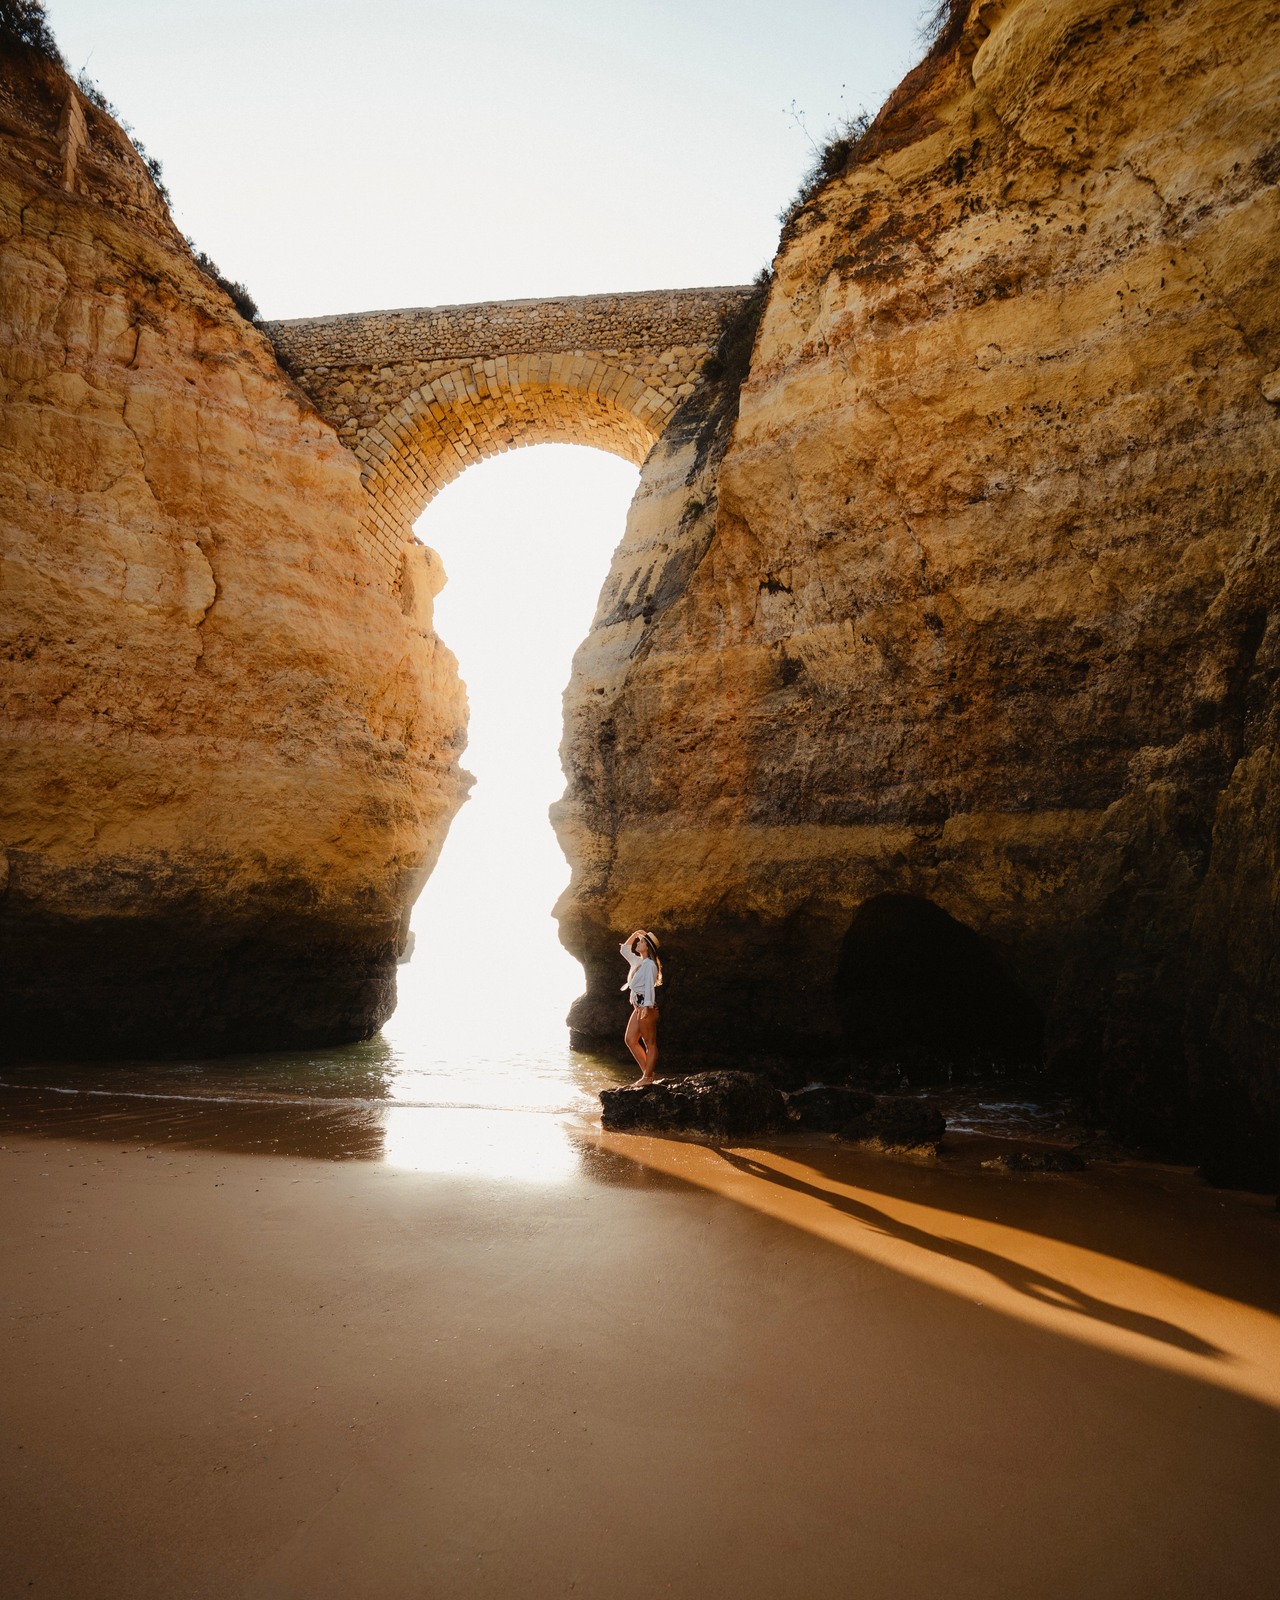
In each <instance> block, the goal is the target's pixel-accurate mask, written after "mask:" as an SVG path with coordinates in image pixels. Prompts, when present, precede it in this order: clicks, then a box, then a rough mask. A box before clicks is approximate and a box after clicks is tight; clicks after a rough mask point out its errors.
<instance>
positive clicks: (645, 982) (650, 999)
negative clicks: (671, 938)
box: [618, 944, 658, 1006]
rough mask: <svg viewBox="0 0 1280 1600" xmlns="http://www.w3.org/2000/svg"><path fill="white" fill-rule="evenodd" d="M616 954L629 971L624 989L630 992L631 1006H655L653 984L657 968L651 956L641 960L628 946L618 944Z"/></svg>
mask: <svg viewBox="0 0 1280 1600" xmlns="http://www.w3.org/2000/svg"><path fill="white" fill-rule="evenodd" d="M618 954H619V955H620V956H622V957H623V959H624V960H625V961H626V963H627V966H628V968H629V969H630V972H629V975H628V978H627V983H626V987H627V988H628V989H629V990H630V991H631V1004H632V1005H633V1006H656V1005H657V1004H658V1002H657V1000H656V999H655V998H654V992H653V991H654V983H655V981H656V980H657V976H658V968H657V964H656V963H655V962H654V960H653V958H652V957H651V956H645V957H644V958H643V960H642V959H641V958H640V957H639V956H638V955H637V954H636V953H635V951H634V950H633V949H632V948H631V946H630V945H629V944H620V945H619V946H618Z"/></svg>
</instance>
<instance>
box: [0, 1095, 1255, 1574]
mask: <svg viewBox="0 0 1280 1600" xmlns="http://www.w3.org/2000/svg"><path fill="white" fill-rule="evenodd" d="M417 1115H419V1116H421V1117H424V1118H430V1117H431V1116H432V1115H433V1113H432V1112H430V1111H421V1112H418V1113H417ZM489 1115H492V1114H489ZM549 1120H556V1119H549ZM570 1132H571V1134H572V1138H573V1140H574V1148H575V1149H576V1151H577V1157H578V1159H577V1165H576V1168H575V1169H574V1170H573V1171H566V1172H564V1173H561V1174H560V1175H559V1176H557V1177H556V1178H555V1179H554V1181H518V1180H511V1179H503V1178H500V1177H496V1176H492V1175H490V1176H484V1175H480V1176H474V1175H473V1176H470V1177H468V1176H459V1175H453V1176H447V1175H441V1174H439V1173H435V1174H433V1173H430V1172H425V1171H414V1170H411V1169H409V1168H406V1167H396V1166H394V1165H391V1164H390V1163H388V1162H385V1161H383V1162H378V1161H372V1160H352V1161H346V1162H342V1161H333V1160H324V1159H306V1158H298V1157H282V1156H275V1155H252V1154H243V1153H220V1152H218V1151H210V1150H202V1149H194V1148H173V1147H166V1146H164V1145H163V1144H151V1145H149V1146H148V1145H143V1144H140V1143H137V1142H134V1143H130V1142H127V1141H126V1142H122V1143H114V1142H113V1143H108V1142H106V1141H105V1140H98V1141H92V1140H87V1139H67V1138H59V1139H34V1138H27V1137H15V1136H12V1135H5V1138H4V1148H3V1149H0V1184H2V1186H3V1189H4V1193H5V1198H6V1204H5V1206H4V1213H3V1217H4V1220H3V1223H0V1259H2V1260H3V1266H4V1271H3V1282H4V1283H5V1285H6V1293H5V1299H6V1302H7V1304H6V1312H7V1324H8V1359H7V1361H6V1371H7V1373H8V1376H9V1382H8V1383H7V1384H6V1385H5V1400H4V1435H5V1438H6V1440H7V1441H8V1443H7V1445H6V1448H5V1451H4V1460H5V1468H4V1473H5V1480H6V1481H5V1499H6V1504H7V1505H8V1506H9V1507H10V1519H9V1521H10V1535H9V1537H8V1538H7V1539H6V1541H5V1545H4V1548H3V1551H2V1552H0V1587H2V1588H3V1590H4V1592H6V1593H13V1594H17V1593H30V1594H47V1595H56V1596H65V1595H69V1594H74V1595H76V1596H77V1597H83V1600H95V1597H97V1596H104V1597H105V1596H114V1595H123V1594H126V1593H127V1594H129V1595H130V1596H133V1597H147V1596H152V1595H155V1596H160V1595H165V1596H173V1595H182V1596H203V1595H210V1596H212V1595H215V1594H216V1595H219V1596H222V1597H226V1596H233V1595H234V1596H246V1597H248V1596H254V1597H258V1596H261V1597H267V1596H270V1597H284V1596H299V1597H301V1596H329V1595H333V1596H339V1595H341V1596H344V1597H359V1596H364V1595H369V1596H373V1595H375V1594H376V1595H379V1596H382V1597H398V1596H401V1595H404V1596H409V1595H422V1594H430V1595H432V1596H433V1597H434V1596H455V1595H456V1596H473V1595H475V1596H480V1595H512V1596H514V1595H521V1596H530V1597H539V1600H540V1597H542V1596H551V1595H561V1594H569V1593H572V1594H577V1595H598V1596H601V1597H602V1600H603V1597H606V1596H607V1597H609V1600H625V1597H630V1596H632V1595H635V1596H640V1595H651V1594H654V1593H659V1594H673V1595H678V1596H681V1595H682V1596H689V1597H690V1600H692V1597H693V1596H699V1597H707V1596H716V1595H720V1594H724V1595H730V1594H732V1595H734V1596H755V1595H766V1594H768V1595H770V1596H773V1597H777V1596H791V1595H795V1596H800V1595H802V1594H803V1595H810V1594H813V1593H815V1592H822V1591H824V1590H827V1591H830V1592H838V1593H849V1592H857V1593H858V1594H859V1595H865V1596H875V1597H879V1596H884V1597H886V1600H887V1597H888V1596H890V1595H893V1596H896V1597H904V1596H905V1597H914V1596H917V1595H919V1596H921V1597H923V1596H924V1595H926V1594H930V1595H936V1594H946V1595H948V1596H949V1597H964V1596H969V1595H973V1596H975V1597H976V1596H978V1595H982V1596H984V1597H987V1600H989V1597H990V1596H992V1595H1010V1596H1013V1595H1021V1594H1030V1593H1035V1594H1036V1595H1037V1596H1056V1595H1059V1594H1060V1595H1063V1596H1066V1595H1068V1594H1075V1595H1078V1594H1080V1593H1085V1592H1087V1593H1089V1594H1091V1595H1095V1596H1097V1595H1115V1596H1116V1597H1117V1600H1119V1597H1120V1596H1124V1597H1125V1600H1132V1597H1134V1596H1137V1595H1145V1594H1150V1595H1152V1596H1155V1595H1159V1596H1161V1597H1162V1600H1169V1597H1175V1596H1184V1595H1185V1596H1187V1597H1192V1596H1195V1597H1200V1596H1203V1595H1204V1594H1205V1593H1209V1592H1212V1593H1214V1594H1215V1595H1236V1596H1240V1597H1242V1600H1243V1597H1253V1596H1258V1597H1261V1596H1263V1595H1264V1594H1268V1593H1270V1592H1271V1591H1270V1585H1271V1583H1272V1582H1273V1579H1274V1571H1275V1565H1276V1561H1277V1557H1278V1556H1280V1530H1277V1529H1276V1527H1275V1519H1274V1517H1273V1516H1271V1515H1270V1510H1269V1508H1271V1507H1272V1504H1273V1487H1274V1482H1275V1479H1276V1469H1277V1466H1280V1379H1276V1377H1275V1374H1276V1373H1277V1372H1280V1281H1278V1280H1280V1275H1277V1274H1276V1273H1275V1271H1274V1267H1275V1261H1276V1256H1277V1253H1278V1252H1280V1228H1278V1227H1277V1225H1276V1218H1275V1215H1274V1212H1272V1211H1271V1210H1270V1209H1269V1206H1270V1203H1269V1202H1268V1201H1266V1200H1264V1199H1262V1198H1261V1197H1252V1196H1241V1195H1218V1194H1215V1193H1214V1192H1213V1191H1210V1190H1207V1189H1204V1188H1203V1187H1202V1186H1199V1185H1196V1184H1194V1183H1193V1182H1192V1181H1191V1180H1189V1179H1188V1177H1187V1175H1186V1174H1183V1173H1179V1172H1175V1171H1171V1170H1169V1169H1149V1170H1145V1171H1142V1172H1137V1173H1134V1172H1132V1171H1128V1170H1122V1169H1105V1170H1101V1169H1100V1170H1097V1171H1091V1172H1090V1173H1088V1174H1084V1175H1080V1176H1073V1177H1070V1178H1066V1179H1059V1178H1050V1179H1014V1178H1000V1177H997V1176H995V1175H992V1174H984V1175H983V1176H982V1177H981V1178H978V1177H976V1176H975V1175H974V1174H973V1173H972V1172H968V1171H962V1170H957V1169H956V1167H955V1164H954V1163H952V1164H950V1165H949V1164H948V1163H946V1162H943V1163H940V1164H939V1165H938V1166H936V1167H932V1168H931V1167H928V1166H913V1165H911V1164H909V1163H902V1162H893V1161H891V1160H887V1159H885V1158H882V1157H874V1156H870V1155H866V1154H864V1153H858V1152H849V1151H840V1150H837V1149H835V1148H834V1147H829V1146H828V1147H827V1153H825V1154H824V1152H823V1149H822V1148H821V1147H819V1146H818V1145H816V1144H815V1145H812V1146H808V1147H801V1146H797V1145H795V1144H794V1143H792V1144H790V1145H785V1144H782V1145H777V1146H774V1147H768V1146H764V1145H760V1144H757V1143H753V1142H744V1143H741V1144H738V1145H734V1146H722V1147H711V1146H707V1145H699V1144H692V1143H689V1144H686V1143H681V1142H678V1141H670V1140H656V1139H628V1138H627V1137H626V1136H621V1135H613V1136H610V1135H603V1134H600V1133H598V1132H597V1131H593V1130H591V1129H590V1128H588V1127H579V1128H577V1129H576V1130H573V1129H570ZM1107 1241H1109V1243H1108V1242H1107Z"/></svg>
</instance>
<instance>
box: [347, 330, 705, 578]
mask: <svg viewBox="0 0 1280 1600" xmlns="http://www.w3.org/2000/svg"><path fill="white" fill-rule="evenodd" d="M674 410H675V401H674V400H673V399H669V398H667V397H665V396H663V395H661V394H659V393H658V392H657V391H655V390H654V389H652V388H650V387H649V386H648V385H647V384H645V383H643V382H642V381H641V380H640V379H639V378H637V377H635V376H634V375H633V374H631V373H629V372H626V371H624V370H623V369H621V368H620V367H614V366H611V365H610V364H609V363H608V362H605V361H601V360H597V359H594V358H592V357H590V356H585V355H581V354H574V353H572V352H566V353H564V354H559V355H554V356H546V355H536V354H530V355H519V356H512V357H505V356H500V357H497V358H496V359H494V360H489V361H484V362H475V363H470V362H469V363H465V364H463V365H460V366H458V367H455V368H454V369H453V370H452V371H450V372H447V373H444V374H443V375H442V376H440V377H438V378H435V379H433V380H432V381H431V382H430V383H428V384H424V385H423V386H422V387H421V388H419V389H415V390H414V391H413V392H412V393H411V394H409V395H407V396H406V397H405V399H404V400H403V401H402V402H401V403H400V404H399V405H397V406H396V407H395V409H394V410H393V411H391V412H390V413H388V415H387V416H386V417H385V418H384V419H383V420H382V422H381V423H380V424H379V425H378V427H377V428H376V429H374V430H373V431H372V433H371V434H370V435H369V436H367V439H366V444H365V449H366V451H367V463H366V466H365V472H364V485H365V491H366V493H367V494H368V496H369V517H368V528H367V530H366V535H367V537H368V539H369V542H370V544H371V546H372V547H374V548H376V549H377V550H379V551H383V552H387V553H390V551H392V550H399V549H400V548H401V547H402V546H403V544H404V543H405V541H406V540H407V539H408V538H410V537H411V533H412V528H413V524H414V522H415V521H416V520H417V519H418V517H419V516H421V514H422V512H423V510H424V509H425V508H426V506H427V505H428V504H429V503H430V501H431V500H432V499H433V497H434V496H435V495H436V494H438V493H439V491H440V490H441V489H442V488H444V486H445V484H447V483H449V482H450V481H451V480H452V479H454V478H456V477H457V476H458V475H459V474H460V473H461V472H463V471H464V470H465V469H466V468H467V467H469V466H471V465H473V464H474V463H475V462H477V461H482V460H484V459H485V457H487V456H492V455H497V454H499V453H500V452H501V451H503V450H514V449H516V448H518V447H519V446H521V445H533V444H582V445H594V446H595V447H596V448H598V449H600V450H607V451H609V452H610V453H611V454H613V455H618V456H622V457H623V458H624V459H625V460H627V461H632V462H634V463H636V465H637V466H638V465H639V464H640V463H641V462H642V461H643V460H644V458H645V457H646V456H647V455H648V454H649V451H650V450H651V449H652V448H653V446H654V444H655V443H656V442H657V440H658V437H659V435H660V434H661V433H662V430H663V428H664V427H665V426H666V424H667V422H668V420H669V419H670V417H671V415H672V413H673V412H674Z"/></svg>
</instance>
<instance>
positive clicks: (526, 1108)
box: [0, 1081, 576, 1116]
mask: <svg viewBox="0 0 1280 1600" xmlns="http://www.w3.org/2000/svg"><path fill="white" fill-rule="evenodd" d="M0 1089H15V1090H19V1091H21V1092H22V1093H24V1094H64V1095H91V1096H94V1097H95V1098H98V1099H103V1100H161V1101H166V1102H168V1101H180V1102H184V1103H191V1104H195V1105H215V1106H245V1105H249V1106H290V1107H293V1108H295V1109H296V1108H297V1107H300V1106H320V1107H324V1108H326V1109H333V1110H337V1111H342V1110H346V1111H388V1110H395V1111H401V1110H406V1111H492V1112H501V1111H518V1112H523V1113H526V1114H527V1113H530V1112H544V1113H545V1114H546V1115H547V1116H563V1115H565V1114H566V1113H568V1112H571V1111H573V1110H575V1109H576V1108H575V1107H574V1106H572V1105H558V1106H547V1105H540V1106H533V1105H501V1106H495V1105H489V1104H485V1103H483V1102H475V1101H470V1100H387V1099H380V1100H368V1099H356V1098H349V1097H348V1098H340V1097H338V1096H335V1095H302V1094H295V1095H285V1094H276V1095H266V1094H177V1093H175V1092H173V1091H169V1092H167V1093H160V1092H158V1091H156V1090H149V1089H84V1088H72V1087H68V1086H66V1085H65V1084H57V1083H6V1082H3V1081H0Z"/></svg>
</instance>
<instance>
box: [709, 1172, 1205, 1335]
mask: <svg viewBox="0 0 1280 1600" xmlns="http://www.w3.org/2000/svg"><path fill="white" fill-rule="evenodd" d="M716 1154H717V1155H718V1156H719V1157H720V1158H721V1160H722V1161H726V1162H728V1164H729V1165H730V1166H731V1167H734V1168H736V1169H737V1170H738V1171H739V1172H742V1173H745V1174H746V1175H747V1176H748V1177H752V1178H759V1179H761V1180H762V1181H764V1182H766V1183H772V1184H775V1185H776V1186H777V1187H779V1188H782V1189H791V1190H794V1191H795V1193H797V1194H803V1195H807V1196H808V1197H809V1198H810V1199H813V1200H819V1201H821V1202H822V1203H823V1204H825V1205H828V1206H830V1207H831V1208H832V1209H833V1210H835V1211H840V1212H843V1213H844V1215H845V1216H848V1217H852V1218H853V1219H854V1220H855V1221H857V1222H861V1223H862V1224H863V1225H864V1226H865V1227H868V1228H872V1229H874V1230H875V1231H876V1232H877V1233H880V1234H883V1235H885V1237H886V1238H890V1239H897V1240H900V1241H901V1242H902V1243H903V1244H910V1245H915V1246H916V1248H917V1249H919V1250H928V1251H930V1252H931V1253H932V1254H933V1255H938V1256H946V1257H948V1258H949V1259H950V1260H952V1261H958V1262H961V1263H962V1264H963V1265H964V1266H967V1267H976V1268H978V1270H979V1271H981V1272H987V1273H990V1275H991V1276H992V1277H993V1278H998V1279H999V1281H1000V1282H1001V1283H1004V1284H1007V1285H1008V1286H1009V1288H1011V1289H1014V1290H1016V1291H1017V1292H1018V1293H1019V1294H1025V1295H1027V1296H1028V1297H1029V1298H1030V1299H1032V1300H1038V1301H1039V1302H1040V1303H1041V1304H1042V1305H1048V1306H1054V1307H1056V1308H1057V1309H1058V1310H1059V1311H1074V1312H1076V1313H1077V1314H1078V1315H1080V1316H1084V1317H1092V1318H1094V1320H1095V1321H1098V1322H1106V1323H1109V1324H1110V1325H1111V1326H1112V1327H1113V1328H1123V1329H1124V1330H1125V1331H1126V1332H1127V1333H1136V1334H1140V1335H1142V1336H1143V1337H1144V1338H1147V1339H1158V1340H1159V1341H1160V1342H1161V1343H1162V1344H1168V1345H1173V1346H1175V1347H1176V1348H1177V1349H1179V1350H1186V1351H1189V1352H1190V1353H1191V1354H1192V1355H1197V1356H1211V1357H1215V1358H1217V1359H1219V1360H1223V1359H1226V1352H1225V1351H1223V1350H1221V1349H1220V1348H1219V1347H1218V1346H1217V1345H1214V1344H1210V1343H1209V1342H1208V1341H1207V1340H1205V1339H1201V1338H1200V1337H1199V1336H1198V1335H1197V1334H1194V1333H1188V1332H1187V1331H1186V1329H1184V1328H1178V1327H1175V1326H1174V1324H1173V1323H1171V1322H1165V1321H1163V1320H1162V1319H1161V1318H1159V1317H1149V1316H1145V1315H1144V1314H1143V1313H1142V1312H1140V1311H1128V1310H1126V1309H1125V1307H1124V1306H1117V1305H1112V1304H1111V1302H1110V1301H1108V1300H1099V1299H1098V1298H1097V1297H1096V1296H1095V1295H1091V1294H1086V1293H1085V1292H1084V1290H1082V1289H1074V1288H1072V1286H1071V1285H1070V1284H1069V1283H1063V1282H1062V1280H1061V1279H1060V1278H1051V1277H1050V1276H1049V1275H1048V1274H1047V1273H1044V1272H1038V1271H1037V1270H1036V1269H1035V1268H1034V1267H1025V1266H1023V1265H1022V1264H1021V1263H1020V1262H1017V1261H1011V1260H1009V1258H1008V1257H1007V1256H1001V1255H997V1254H996V1253H995V1252H994V1251H993V1250H984V1249H983V1248H982V1247H981V1246H980V1245H973V1244H964V1243H962V1242H961V1241H960V1240H958V1239H944V1238H941V1237H940V1236H939V1235H937V1234H933V1233H928V1232H926V1230H925V1229H923V1228H916V1227H913V1226H912V1225H911V1223H909V1222H899V1221H898V1220H897V1219H896V1218H895V1217H891V1216H889V1215H888V1214H887V1213H886V1212H884V1211H878V1210H877V1209H876V1208H875V1206H872V1205H868V1204H867V1203H866V1202H865V1201H863V1200H855V1199H853V1198H852V1197H851V1196H849V1195H842V1194H835V1193H833V1192H832V1191H831V1190H830V1189H824V1188H822V1187H820V1186H819V1185H818V1184H814V1183H806V1182H805V1181H804V1180H803V1179H802V1178H793V1177H790V1176H789V1175H788V1174H787V1173H784V1172H778V1171H777V1170H776V1169H775V1168H773V1167H768V1166H765V1165H764V1163H763V1162H760V1161H754V1160H752V1159H751V1158H750V1157H749V1156H742V1155H737V1154H735V1153H734V1152H733V1151H731V1150H724V1149H721V1148H719V1147H717V1148H716Z"/></svg>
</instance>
